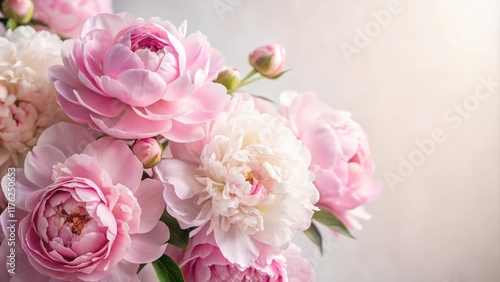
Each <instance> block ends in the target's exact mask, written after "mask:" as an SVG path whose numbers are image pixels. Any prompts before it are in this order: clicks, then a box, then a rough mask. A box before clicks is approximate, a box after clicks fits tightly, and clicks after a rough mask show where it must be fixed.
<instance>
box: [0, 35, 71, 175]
mask: <svg viewBox="0 0 500 282" xmlns="http://www.w3.org/2000/svg"><path fill="white" fill-rule="evenodd" d="M0 49H1V50H2V52H0V173H1V174H2V175H3V174H4V173H5V172H6V169H7V167H9V166H15V167H20V166H21V165H22V163H23V162H24V158H25V156H26V154H27V153H28V151H29V150H30V149H31V148H32V147H33V146H34V145H35V144H36V142H37V139H38V137H39V136H40V134H41V133H42V132H43V130H45V129H46V128H47V127H49V126H50V125H52V124H54V123H56V122H59V121H62V120H66V119H67V117H65V115H64V113H63V112H62V110H61V108H60V107H59V105H58V104H57V101H56V92H55V90H54V87H53V85H52V83H50V81H49V79H48V67H49V66H51V65H57V64H62V63H61V57H60V49H61V40H60V39H59V37H58V36H57V35H54V34H51V33H49V32H47V31H39V32H36V31H35V30H34V29H33V28H31V27H28V26H21V27H19V28H16V29H15V30H14V31H12V30H9V31H7V32H6V34H5V37H0Z"/></svg>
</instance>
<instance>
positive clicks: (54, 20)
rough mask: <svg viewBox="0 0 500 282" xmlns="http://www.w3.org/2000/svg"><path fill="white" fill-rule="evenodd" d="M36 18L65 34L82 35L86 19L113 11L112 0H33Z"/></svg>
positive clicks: (71, 35) (69, 35)
mask: <svg viewBox="0 0 500 282" xmlns="http://www.w3.org/2000/svg"><path fill="white" fill-rule="evenodd" d="M33 3H34V4H35V17H34V18H35V19H37V20H39V21H42V22H43V23H45V24H47V25H48V26H49V28H50V30H51V31H53V32H55V33H57V34H59V35H61V36H64V37H76V36H78V35H80V32H81V31H82V27H83V24H84V23H85V21H86V20H87V19H88V18H90V17H93V16H95V15H97V14H101V13H113V1H112V0H33Z"/></svg>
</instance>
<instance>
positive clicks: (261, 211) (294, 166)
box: [155, 94, 319, 267]
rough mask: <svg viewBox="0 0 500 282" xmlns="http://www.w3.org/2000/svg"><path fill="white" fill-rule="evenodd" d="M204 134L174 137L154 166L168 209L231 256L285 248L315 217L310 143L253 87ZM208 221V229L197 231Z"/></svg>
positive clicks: (247, 261)
mask: <svg viewBox="0 0 500 282" xmlns="http://www.w3.org/2000/svg"><path fill="white" fill-rule="evenodd" d="M207 131H208V134H207V136H206V138H205V139H203V140H201V141H197V142H194V143H182V144H181V143H172V144H171V145H170V146H171V147H170V149H171V151H172V155H173V158H171V159H165V160H163V161H162V162H161V163H160V164H159V165H158V166H156V167H155V172H156V175H157V176H158V179H160V180H161V181H162V182H163V183H164V184H165V190H164V198H165V201H166V202H167V210H168V212H169V213H170V214H171V215H172V216H173V217H175V218H176V219H177V220H178V221H179V224H180V225H181V227H182V228H191V227H197V229H195V231H194V233H197V232H204V233H205V234H203V236H209V235H213V237H214V240H215V243H216V245H217V246H218V247H219V249H220V252H221V253H222V254H223V255H224V257H225V258H226V259H227V260H228V261H229V262H231V263H235V264H238V265H240V266H242V267H248V266H251V265H253V264H254V263H255V261H256V259H257V258H258V257H259V256H261V255H262V250H263V249H270V251H269V253H270V254H273V253H276V252H279V251H280V250H281V249H286V247H288V245H289V244H290V241H291V239H292V237H293V234H294V233H295V232H300V231H304V230H306V229H307V228H309V226H310V224H311V217H312V215H313V212H314V211H315V206H314V204H315V203H316V202H317V201H318V199H319V198H318V197H319V195H318V192H317V190H316V188H315V187H314V185H313V183H312V178H311V174H310V173H309V171H308V167H309V165H310V161H311V158H310V154H309V151H308V150H307V149H306V148H305V147H304V146H303V145H302V143H301V142H300V141H299V140H298V139H297V138H296V137H295V135H294V134H293V132H292V131H291V130H290V129H288V128H287V127H286V126H285V124H284V123H283V122H282V121H281V120H279V119H278V118H277V117H273V116H271V115H268V114H261V113H260V112H259V111H257V110H256V109H255V106H254V103H253V99H252V97H251V96H250V95H238V94H235V95H234V96H233V99H232V101H231V102H230V103H229V104H228V106H227V109H226V112H224V113H221V114H220V115H219V116H218V117H217V118H216V119H215V120H214V121H213V122H212V123H210V124H209V125H208V126H207ZM203 227H207V228H206V229H205V231H199V230H200V229H203Z"/></svg>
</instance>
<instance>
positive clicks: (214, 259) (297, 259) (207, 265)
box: [166, 231, 314, 282]
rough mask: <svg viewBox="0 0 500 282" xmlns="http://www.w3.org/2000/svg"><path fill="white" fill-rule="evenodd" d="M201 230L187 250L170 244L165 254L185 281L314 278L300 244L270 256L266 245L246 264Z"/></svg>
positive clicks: (280, 281)
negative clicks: (234, 260) (235, 260)
mask: <svg viewBox="0 0 500 282" xmlns="http://www.w3.org/2000/svg"><path fill="white" fill-rule="evenodd" d="M202 233H204V232H203V231H201V232H200V233H198V234H197V235H195V236H194V237H193V238H191V241H190V244H189V247H188V249H187V250H181V249H179V248H175V247H167V250H166V254H167V255H169V256H170V257H172V259H174V260H175V261H176V262H177V263H178V264H179V267H180V268H181V270H182V272H183V274H184V278H185V280H186V281H190V282H205V281H213V282H222V281H227V282H239V281H248V282H250V281H267V282H287V281H297V282H298V281H300V282H313V281H314V271H313V269H312V267H311V265H310V264H309V262H308V261H307V260H306V259H304V258H303V257H301V256H300V248H299V247H297V246H296V245H293V244H292V245H290V247H289V248H288V249H287V250H285V251H283V253H282V254H278V255H273V256H272V258H271V259H268V258H267V255H266V253H267V252H268V251H271V252H272V250H266V249H263V250H262V252H261V254H260V256H259V257H258V258H257V259H256V260H255V262H254V263H253V264H252V265H250V266H246V267H243V266H241V265H238V264H235V263H231V262H230V261H229V260H227V259H226V258H225V257H224V255H223V254H222V252H221V250H220V249H219V248H218V247H217V244H216V243H215V240H214V238H213V237H212V236H209V237H206V236H205V235H204V234H202Z"/></svg>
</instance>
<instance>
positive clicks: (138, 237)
mask: <svg viewBox="0 0 500 282" xmlns="http://www.w3.org/2000/svg"><path fill="white" fill-rule="evenodd" d="M130 238H131V240H132V241H131V244H130V249H129V250H128V252H127V253H126V254H125V256H124V257H123V258H124V259H125V260H127V261H129V262H132V263H148V262H152V261H154V260H156V259H158V258H159V257H161V255H162V254H163V253H164V252H165V248H166V246H167V245H166V244H165V243H166V242H167V241H168V239H169V238H170V231H169V229H168V227H167V226H166V225H165V224H164V223H163V222H158V224H157V225H156V226H155V227H154V228H153V229H152V230H151V231H150V232H149V233H145V234H133V235H130Z"/></svg>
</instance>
